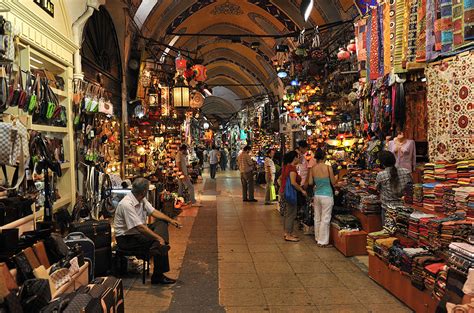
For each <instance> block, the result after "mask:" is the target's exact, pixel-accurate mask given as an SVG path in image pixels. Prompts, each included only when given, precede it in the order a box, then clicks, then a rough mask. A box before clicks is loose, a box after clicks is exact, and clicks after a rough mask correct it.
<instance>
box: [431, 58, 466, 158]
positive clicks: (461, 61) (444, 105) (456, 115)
mask: <svg viewBox="0 0 474 313" xmlns="http://www.w3.org/2000/svg"><path fill="white" fill-rule="evenodd" d="M426 78H427V83H428V86H427V88H428V92H427V106H428V141H429V157H430V161H432V162H433V161H441V160H453V161H454V160H463V159H469V158H472V157H473V156H474V52H472V51H471V52H470V53H468V54H467V55H458V56H456V57H455V58H454V59H453V60H452V61H449V62H444V63H441V64H435V65H433V64H430V65H428V67H427V68H426Z"/></svg>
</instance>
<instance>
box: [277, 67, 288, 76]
mask: <svg viewBox="0 0 474 313" xmlns="http://www.w3.org/2000/svg"><path fill="white" fill-rule="evenodd" d="M277 75H278V77H280V78H286V77H288V73H287V72H286V71H285V70H284V69H282V68H280V69H279V70H278V72H277Z"/></svg>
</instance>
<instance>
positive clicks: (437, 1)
mask: <svg viewBox="0 0 474 313" xmlns="http://www.w3.org/2000/svg"><path fill="white" fill-rule="evenodd" d="M434 9H435V11H434V12H435V17H434V19H435V22H434V32H435V51H441V30H442V29H443V20H442V19H441V0H434Z"/></svg>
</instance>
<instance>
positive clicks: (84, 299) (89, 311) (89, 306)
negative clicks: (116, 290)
mask: <svg viewBox="0 0 474 313" xmlns="http://www.w3.org/2000/svg"><path fill="white" fill-rule="evenodd" d="M101 311H102V308H101V305H100V301H99V299H94V298H93V297H92V296H91V295H90V294H87V293H78V294H76V295H75V296H74V298H72V300H71V301H70V302H69V304H68V306H67V307H66V309H65V310H64V311H63V312H64V313H77V312H83V313H97V312H101Z"/></svg>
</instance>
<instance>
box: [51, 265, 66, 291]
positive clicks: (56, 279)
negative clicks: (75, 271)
mask: <svg viewBox="0 0 474 313" xmlns="http://www.w3.org/2000/svg"><path fill="white" fill-rule="evenodd" d="M49 277H50V278H51V282H52V283H53V284H54V288H56V290H57V289H59V288H61V287H62V286H64V285H65V284H67V283H68V282H69V281H71V275H70V274H69V269H67V268H60V269H57V270H55V271H54V272H52V273H51V272H50V273H49Z"/></svg>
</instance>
